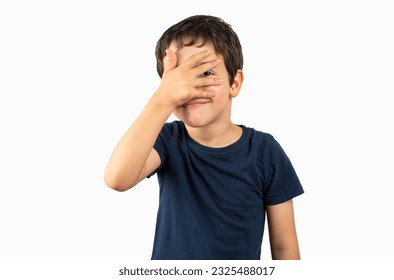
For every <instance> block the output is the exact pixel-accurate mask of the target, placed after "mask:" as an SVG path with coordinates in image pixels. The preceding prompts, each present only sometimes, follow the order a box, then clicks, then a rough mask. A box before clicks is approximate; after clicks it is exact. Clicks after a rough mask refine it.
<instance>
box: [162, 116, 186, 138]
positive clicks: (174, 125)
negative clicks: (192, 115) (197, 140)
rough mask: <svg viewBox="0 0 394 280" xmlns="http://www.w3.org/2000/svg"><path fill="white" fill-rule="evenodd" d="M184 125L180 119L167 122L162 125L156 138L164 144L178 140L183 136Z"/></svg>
mask: <svg viewBox="0 0 394 280" xmlns="http://www.w3.org/2000/svg"><path fill="white" fill-rule="evenodd" d="M185 130H186V128H185V126H184V124H183V122H181V121H172V122H167V123H165V124H164V125H163V127H162V129H161V131H160V134H159V137H158V140H159V141H162V142H163V143H165V144H171V143H173V141H180V140H182V139H184V138H185Z"/></svg>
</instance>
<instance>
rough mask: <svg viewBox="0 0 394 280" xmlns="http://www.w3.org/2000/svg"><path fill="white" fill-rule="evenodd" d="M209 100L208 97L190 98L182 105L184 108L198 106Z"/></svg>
mask: <svg viewBox="0 0 394 280" xmlns="http://www.w3.org/2000/svg"><path fill="white" fill-rule="evenodd" d="M209 102H211V101H210V100H209V99H192V100H189V101H188V102H186V103H185V104H183V105H182V107H186V108H189V107H199V106H202V105H204V104H207V103H209Z"/></svg>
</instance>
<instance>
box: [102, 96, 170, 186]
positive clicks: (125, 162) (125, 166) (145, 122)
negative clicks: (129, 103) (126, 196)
mask: <svg viewBox="0 0 394 280" xmlns="http://www.w3.org/2000/svg"><path fill="white" fill-rule="evenodd" d="M172 111H173V107H172V106H171V105H169V104H166V103H165V102H163V101H162V99H160V97H158V96H157V95H156V94H155V95H153V96H152V98H151V99H150V100H149V102H148V103H147V105H146V106H145V108H144V109H143V111H142V112H141V114H140V115H139V116H138V117H137V119H136V120H135V121H134V123H133V124H132V125H131V126H130V127H129V129H128V130H127V131H126V133H125V134H124V135H123V137H122V138H121V139H120V141H119V142H118V144H117V145H116V147H115V149H114V151H113V152H112V155H111V157H110V160H109V162H108V165H107V167H106V169H105V175H104V179H105V182H106V183H107V185H108V186H110V187H111V188H114V189H116V190H126V189H128V188H131V187H133V186H134V185H135V184H136V183H138V178H139V176H140V174H141V171H142V169H143V167H144V164H145V162H146V160H147V158H148V156H149V154H150V152H151V150H152V148H153V145H154V143H155V141H156V139H157V137H158V135H159V133H160V130H161V129H162V127H163V125H164V123H165V122H166V121H167V119H168V117H169V116H170V115H171V113H172Z"/></svg>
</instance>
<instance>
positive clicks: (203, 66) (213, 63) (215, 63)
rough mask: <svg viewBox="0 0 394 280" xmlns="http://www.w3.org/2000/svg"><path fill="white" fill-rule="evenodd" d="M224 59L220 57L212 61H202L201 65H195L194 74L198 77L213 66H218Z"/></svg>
mask: <svg viewBox="0 0 394 280" xmlns="http://www.w3.org/2000/svg"><path fill="white" fill-rule="evenodd" d="M221 62H222V61H221V60H220V59H214V60H211V61H207V62H204V63H201V64H200V65H199V66H197V67H195V68H194V69H193V73H192V74H193V75H194V76H196V77H198V76H200V75H202V74H203V73H205V72H206V71H208V70H212V69H213V68H215V67H216V66H218V65H219V64H220V63H221Z"/></svg>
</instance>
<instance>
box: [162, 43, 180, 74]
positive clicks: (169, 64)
mask: <svg viewBox="0 0 394 280" xmlns="http://www.w3.org/2000/svg"><path fill="white" fill-rule="evenodd" d="M176 62H177V57H176V54H175V52H173V51H172V50H170V49H166V56H165V57H164V58H163V72H164V73H166V72H168V71H169V70H171V69H174V68H175V66H176Z"/></svg>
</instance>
